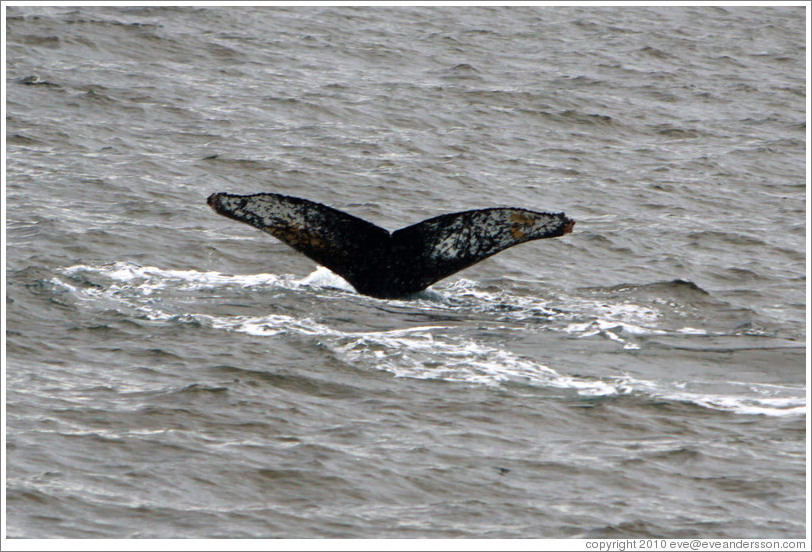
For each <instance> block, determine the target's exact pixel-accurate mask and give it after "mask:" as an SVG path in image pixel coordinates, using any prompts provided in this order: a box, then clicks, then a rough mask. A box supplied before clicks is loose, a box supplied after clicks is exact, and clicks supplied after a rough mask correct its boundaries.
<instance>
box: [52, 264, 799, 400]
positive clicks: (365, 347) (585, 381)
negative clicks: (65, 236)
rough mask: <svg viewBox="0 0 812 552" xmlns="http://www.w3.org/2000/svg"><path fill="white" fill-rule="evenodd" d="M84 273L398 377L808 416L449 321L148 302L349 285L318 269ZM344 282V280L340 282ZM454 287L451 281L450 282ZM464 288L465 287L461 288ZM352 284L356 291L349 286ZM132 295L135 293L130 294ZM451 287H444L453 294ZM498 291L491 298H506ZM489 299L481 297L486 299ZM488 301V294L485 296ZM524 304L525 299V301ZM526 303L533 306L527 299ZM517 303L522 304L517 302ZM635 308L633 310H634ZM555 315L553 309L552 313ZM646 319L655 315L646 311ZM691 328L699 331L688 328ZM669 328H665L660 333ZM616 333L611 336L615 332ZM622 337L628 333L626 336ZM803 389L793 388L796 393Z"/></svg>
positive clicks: (156, 311) (609, 323) (213, 322)
mask: <svg viewBox="0 0 812 552" xmlns="http://www.w3.org/2000/svg"><path fill="white" fill-rule="evenodd" d="M83 272H89V273H95V274H99V275H101V276H103V277H106V278H109V279H110V280H112V282H111V283H109V284H108V285H107V287H106V288H105V287H103V286H102V287H77V286H74V285H72V284H70V283H67V282H63V281H61V280H60V279H58V278H57V279H54V280H53V283H54V284H57V285H60V286H62V287H63V288H64V289H67V290H68V291H69V292H71V293H73V294H74V295H76V296H77V297H78V298H80V299H83V300H99V299H102V300H105V301H116V302H118V303H120V304H122V305H123V306H126V307H127V308H128V309H131V310H134V311H136V312H139V313H141V314H142V315H143V316H145V317H146V318H147V319H149V320H152V321H156V322H161V323H196V324H201V325H204V326H207V327H211V328H214V329H221V330H225V331H233V332H238V333H244V334H248V335H254V336H259V337H271V336H279V335H284V334H298V335H303V336H308V337H312V338H316V339H318V340H319V342H320V343H322V344H323V345H324V346H325V347H327V348H328V349H329V350H331V351H332V352H333V353H334V354H335V355H336V356H337V357H338V358H339V359H341V360H343V361H345V362H347V363H348V364H351V365H356V366H357V365H361V366H363V367H367V368H369V367H372V368H375V369H381V370H385V371H387V372H390V373H392V374H393V375H395V376H396V377H409V378H417V379H427V380H429V379H434V380H444V381H455V382H464V383H476V384H485V385H494V386H496V385H500V384H503V383H504V382H507V381H512V382H520V383H524V384H527V385H531V386H537V387H544V388H558V389H569V390H572V391H574V392H575V393H577V395H579V396H583V397H607V396H613V395H632V394H640V395H643V396H648V397H651V398H654V399H658V400H666V401H675V402H683V403H690V404H695V405H697V406H701V407H704V408H708V409H712V410H721V411H728V412H735V413H739V414H761V415H767V416H794V415H804V414H805V413H806V398H805V397H769V396H763V394H761V396H752V395H721V394H703V393H700V392H694V391H691V392H688V391H685V390H684V389H681V387H684V384H681V383H679V382H672V383H670V384H668V383H667V384H663V383H659V384H658V383H655V382H651V381H646V380H640V379H634V378H630V377H626V376H611V377H605V378H584V377H576V376H565V375H562V374H560V373H558V372H557V371H555V370H553V369H552V368H550V367H548V366H546V365H544V364H542V363H540V362H538V361H536V360H534V359H531V358H528V357H524V356H520V355H517V354H514V353H512V352H509V351H505V350H503V349H499V348H496V347H491V346H488V345H485V344H482V343H479V342H476V341H474V340H471V339H468V338H464V337H459V336H452V335H448V333H447V332H448V330H449V329H450V328H449V327H446V326H418V327H411V328H400V329H394V330H386V331H372V332H344V331H340V330H337V329H334V328H331V327H330V326H328V325H326V324H323V323H320V322H317V321H315V320H313V319H311V318H306V317H305V318H298V317H295V316H290V315H284V314H268V315H264V316H214V315H209V314H202V313H185V314H171V313H168V312H166V311H164V310H161V309H160V308H159V307H158V306H156V305H154V304H151V303H146V302H144V300H143V298H142V297H141V296H142V295H146V294H147V292H145V291H144V289H145V286H146V288H147V289H149V290H156V289H161V288H164V287H167V286H171V285H175V286H177V287H178V288H181V289H188V286H201V287H205V288H217V287H222V286H234V285H236V286H242V287H249V286H263V285H268V286H283V287H287V288H295V287H299V286H302V285H305V286H310V285H312V286H316V287H321V286H329V287H341V286H342V285H346V286H349V284H346V282H344V280H343V279H341V278H340V277H339V276H337V275H335V274H333V273H332V272H330V271H329V270H327V269H326V268H323V267H320V268H319V269H318V270H316V271H315V272H313V273H312V274H310V275H308V276H307V277H305V278H303V279H300V280H295V279H293V278H285V277H280V276H277V275H274V274H256V275H227V274H222V273H219V272H200V271H194V270H165V269H160V268H156V267H149V266H147V267H140V266H138V265H134V264H132V263H114V264H112V265H104V266H101V267H93V266H87V265H76V266H72V267H67V268H65V269H63V270H62V273H63V274H65V275H67V276H76V275H79V274H81V273H83ZM342 283H343V284H342ZM452 287H453V286H452ZM462 287H463V288H465V287H466V286H462ZM350 289H351V288H350ZM127 292H130V294H131V295H132V296H129V295H127ZM447 292H448V291H447V290H446V291H443V293H447ZM502 295H503V294H502V293H500V294H497V296H495V297H491V298H490V299H494V300H495V299H500V300H501V299H502V297H501V296H502ZM480 299H483V298H480ZM483 300H484V301H485V302H487V300H488V299H483ZM520 302H521V300H520ZM530 303H535V304H533V308H534V309H535V312H544V311H543V309H542V307H543V305H541V304H539V303H538V302H534V301H530ZM525 305H526V306H527V304H526V303H525ZM517 306H518V305H517ZM632 310H634V309H632ZM550 312H553V311H550ZM644 314H645V315H644V316H643V318H648V319H649V320H651V318H650V316H651V315H650V314H649V313H644ZM565 331H569V332H571V333H573V334H576V335H578V336H581V337H585V336H589V335H594V334H595V333H601V332H603V333H605V334H607V335H608V334H609V333H613V332H620V331H622V332H626V333H628V334H631V335H639V334H645V333H649V332H651V333H655V334H657V333H661V332H660V331H659V330H652V329H650V328H644V327H640V326H636V325H634V324H630V323H623V322H619V321H617V320H600V319H598V320H593V321H590V322H588V323H585V324H581V325H578V324H570V325H568V326H567V327H566V328H565ZM689 331H690V332H694V331H697V330H694V329H689ZM662 333H665V332H662ZM610 337H611V336H610ZM620 339H621V340H622V338H620ZM797 391H798V390H793V392H797Z"/></svg>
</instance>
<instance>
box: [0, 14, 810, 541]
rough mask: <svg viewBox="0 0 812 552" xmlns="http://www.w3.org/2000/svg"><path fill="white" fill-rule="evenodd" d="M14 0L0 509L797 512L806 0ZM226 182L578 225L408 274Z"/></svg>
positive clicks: (750, 529)
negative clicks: (752, 0) (381, 1)
mask: <svg viewBox="0 0 812 552" xmlns="http://www.w3.org/2000/svg"><path fill="white" fill-rule="evenodd" d="M7 15H8V17H7V20H6V32H7V34H6V40H7V53H8V64H7V68H6V69H7V75H6V79H7V80H6V86H7V91H8V99H7V120H6V125H7V126H6V129H7V130H6V139H7V160H8V162H7V167H6V168H7V181H6V182H7V184H6V200H7V205H6V209H7V224H6V228H5V232H6V237H7V249H6V252H7V267H6V276H7V287H6V293H7V298H6V308H7V328H6V339H7V341H6V347H7V366H6V386H7V387H6V392H7V427H6V431H7V453H8V455H7V460H6V461H7V473H8V481H7V492H8V495H7V505H8V508H7V512H6V513H7V530H8V536H10V537H71V538H74V537H79V538H81V537H618V536H658V537H694V536H697V537H788V538H800V537H803V536H804V533H805V521H804V520H805V511H804V505H805V483H806V480H805V461H806V453H805V440H806V429H805V418H806V412H807V402H806V387H805V386H806V373H805V341H806V329H805V318H806V305H805V287H806V285H805V284H806V280H805V278H806V272H805V248H806V242H805V236H806V220H805V209H806V203H805V202H806V195H805V174H806V168H805V150H804V148H805V133H806V125H805V119H806V113H805V80H804V76H805V65H804V64H805V60H804V56H805V52H804V43H805V42H804V40H805V34H804V33H805V12H804V10H803V9H802V8H797V7H796V8H793V7H775V8H773V7H761V8H724V9H722V8H714V7H691V8H668V7H660V8H625V9H623V8H577V9H575V8H515V7H502V8H442V9H429V8H398V9H396V8H341V7H326V8H314V7H309V8H302V7H299V8H297V7H288V8H282V7H277V8H269V7H266V8H227V9H226V8H222V9H207V8H176V9H164V8H152V7H141V8H123V7H121V8H103V7H98V8H79V7H64V8H44V7H10V8H8V12H7ZM217 191H228V192H232V193H255V192H262V191H275V192H281V193H287V194H291V195H297V196H302V197H306V198H309V199H312V200H316V201H320V202H324V203H327V204H329V205H333V206H335V207H338V208H340V209H343V210H346V211H349V212H351V213H353V214H355V215H358V216H361V217H364V218H366V219H368V220H371V221H373V222H375V223H377V224H380V225H382V226H384V227H387V228H389V229H393V230H394V229H396V228H399V227H402V226H406V225H408V224H412V223H414V222H417V221H419V220H422V219H424V218H428V217H430V216H435V215H438V214H440V213H444V212H451V211H456V210H464V209H472V208H479V207H488V206H520V207H528V208H531V209H537V210H550V211H565V212H566V213H567V215H568V216H570V217H573V218H575V219H576V220H577V221H578V224H577V225H576V227H575V232H574V233H573V234H570V235H568V236H565V237H563V238H558V239H555V240H544V241H541V242H534V243H530V244H525V245H522V246H519V247H516V248H514V249H511V250H508V251H506V252H503V253H501V254H499V255H497V256H495V257H493V258H491V259H489V260H487V261H485V262H483V263H481V264H479V265H477V266H475V267H473V268H471V269H469V270H467V271H465V272H463V273H460V274H458V275H456V276H454V277H451V278H449V279H448V280H446V281H443V282H440V283H438V284H437V285H435V286H434V287H433V288H432V289H430V290H428V291H426V292H424V293H423V294H422V295H421V296H419V297H418V298H417V299H415V300H412V301H384V300H376V299H371V298H368V297H364V296H360V295H358V294H356V293H355V292H354V291H353V290H352V289H351V288H350V287H349V286H348V285H347V284H346V283H344V282H343V281H342V280H341V279H340V278H338V277H337V276H334V275H332V274H331V273H329V272H328V271H326V269H317V268H316V267H315V266H314V265H313V263H312V262H310V261H308V260H307V259H306V258H304V257H303V256H301V255H298V254H297V253H295V252H294V251H293V250H291V249H289V248H287V247H286V246H284V245H283V244H281V243H279V242H276V241H274V240H272V239H271V238H269V237H268V236H266V235H264V234H262V233H260V232H258V231H256V230H254V229H252V228H249V227H247V226H245V225H241V224H238V223H236V222H234V221H230V220H227V219H225V218H223V217H219V216H217V215H216V214H214V213H213V212H212V211H211V210H210V209H209V208H208V207H207V206H206V202H205V200H206V197H207V196H208V195H209V194H210V193H212V192H217Z"/></svg>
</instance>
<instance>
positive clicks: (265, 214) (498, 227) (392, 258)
mask: <svg viewBox="0 0 812 552" xmlns="http://www.w3.org/2000/svg"><path fill="white" fill-rule="evenodd" d="M208 204H209V206H211V208H212V209H214V210H215V211H216V212H217V213H219V214H221V215H223V216H226V217H229V218H233V219H235V220H238V221H240V222H244V223H246V224H250V225H251V226H254V227H256V228H259V229H260V230H263V231H265V232H267V233H269V234H271V235H272V236H273V237H275V238H277V239H279V240H282V241H283V242H285V243H286V244H288V245H289V246H291V247H293V248H294V249H296V250H297V251H299V252H301V253H304V254H305V255H307V256H308V257H309V258H311V259H313V260H314V261H316V262H317V263H318V264H320V265H323V266H326V267H327V268H329V269H330V270H332V271H333V272H335V273H336V274H338V275H339V276H341V277H343V278H344V279H345V280H347V281H348V282H349V283H350V284H352V286H353V287H354V288H355V289H356V290H357V291H358V293H363V294H365V295H371V296H373V297H380V298H402V297H407V296H409V295H412V294H414V293H416V292H418V291H421V290H423V289H426V288H427V287H428V286H430V285H431V284H433V283H434V282H437V281H439V280H442V279H443V278H446V277H447V276H451V275H452V274H454V273H455V272H458V271H460V270H462V269H464V268H467V267H469V266H471V265H473V264H476V263H478V262H479V261H481V260H482V259H485V258H487V257H490V256H491V255H494V254H496V253H499V252H500V251H502V250H504V249H507V248H508V247H513V246H514V245H518V244H520V243H524V242H527V241H530V240H538V239H543V238H556V237H559V236H563V235H564V234H568V233H569V232H572V227H573V226H574V225H575V221H574V220H572V219H568V218H567V217H566V216H565V215H564V213H539V212H536V211H528V210H527V209H513V208H493V209H477V210H474V211H464V212H461V213H450V214H447V215H440V216H438V217H434V218H430V219H428V220H424V221H423V222H418V223H417V224H413V225H412V226H408V227H406V228H402V229H400V230H397V231H396V232H393V233H390V232H389V231H387V230H384V229H383V228H381V227H379V226H375V225H374V224H372V223H370V222H367V221H365V220H363V219H360V218H358V217H354V216H352V215H349V214H347V213H344V212H342V211H339V210H337V209H333V208H332V207H328V206H327V205H322V204H321V203H315V202H313V201H308V200H306V199H301V198H298V197H291V196H286V195H281V194H272V193H264V194H252V195H233V194H227V193H217V194H212V195H211V196H209V199H208Z"/></svg>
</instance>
